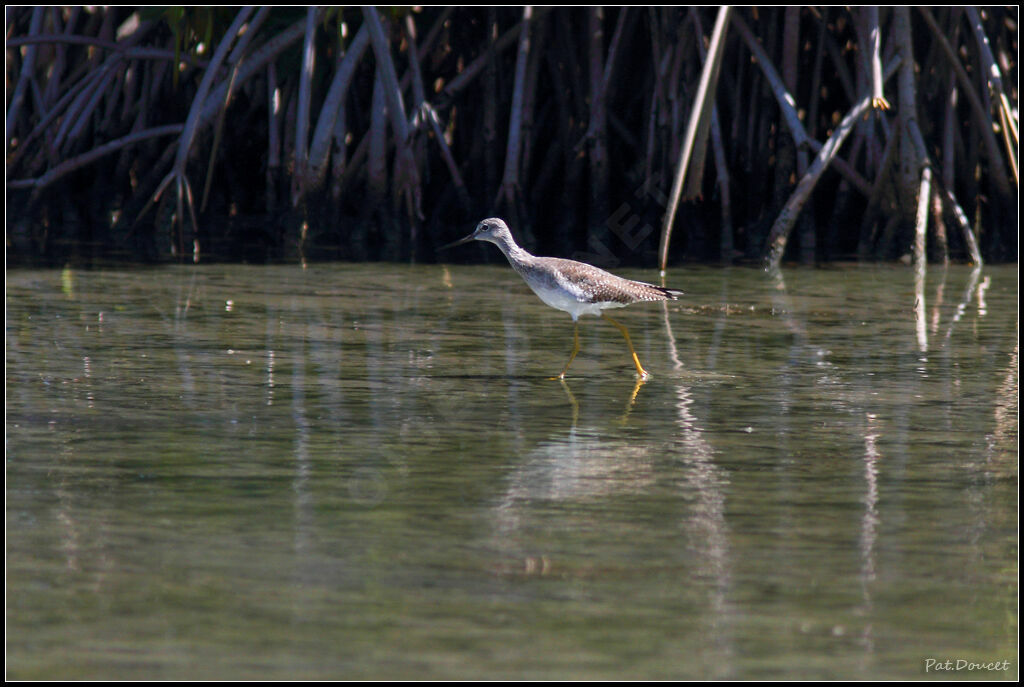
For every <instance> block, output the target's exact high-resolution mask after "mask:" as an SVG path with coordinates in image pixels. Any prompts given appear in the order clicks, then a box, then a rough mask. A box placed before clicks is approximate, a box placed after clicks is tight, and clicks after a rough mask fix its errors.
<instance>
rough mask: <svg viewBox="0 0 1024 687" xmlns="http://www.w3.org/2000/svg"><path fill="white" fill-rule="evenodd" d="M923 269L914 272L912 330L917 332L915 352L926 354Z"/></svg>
mask: <svg viewBox="0 0 1024 687" xmlns="http://www.w3.org/2000/svg"><path fill="white" fill-rule="evenodd" d="M924 280H925V271H924V270H923V269H916V270H914V330H915V331H916V332H917V350H919V351H921V353H927V352H928V328H927V326H926V321H925V311H926V309H925V302H924Z"/></svg>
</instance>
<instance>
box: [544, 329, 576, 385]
mask: <svg viewBox="0 0 1024 687" xmlns="http://www.w3.org/2000/svg"><path fill="white" fill-rule="evenodd" d="M579 352H580V325H579V322H573V323H572V353H570V354H569V362H567V363H566V364H565V367H563V368H562V371H561V372H560V373H559V375H558V376H557V377H551V379H565V373H566V372H568V371H569V366H570V365H572V361H573V360H575V359H576V354H577V353H579Z"/></svg>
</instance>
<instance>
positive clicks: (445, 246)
mask: <svg viewBox="0 0 1024 687" xmlns="http://www.w3.org/2000/svg"><path fill="white" fill-rule="evenodd" d="M475 236H476V232H475V231H474V232H473V233H472V234H470V235H469V236H467V237H465V238H462V239H459V240H458V241H452V242H451V243H449V244H446V245H444V246H441V247H440V248H438V250H446V249H448V248H454V247H455V246H461V245H462V244H464V243H469V242H470V241H472V240H473V237H475Z"/></svg>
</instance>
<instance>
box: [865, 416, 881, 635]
mask: <svg viewBox="0 0 1024 687" xmlns="http://www.w3.org/2000/svg"><path fill="white" fill-rule="evenodd" d="M867 424H868V426H867V431H866V433H865V434H864V499H863V500H864V515H863V516H861V520H860V546H859V549H860V558H861V563H860V586H861V595H862V597H863V600H864V602H863V604H862V606H861V610H862V611H863V615H864V616H865V617H868V618H870V616H871V610H872V607H873V605H874V604H873V601H872V596H871V583H872V582H874V581H875V575H876V572H875V571H876V564H875V539H876V538H877V536H878V526H879V524H880V520H879V517H878V461H879V459H880V458H881V457H882V456H881V454H880V453H879V452H878V436H879V431H878V428H877V427H876V417H875V415H874V413H867ZM863 643H864V646H865V648H866V649H867V651H868V653H869V654H871V653H873V652H874V648H875V642H874V637H873V635H872V631H871V623H870V622H869V623H867V624H866V625H865V626H864V634H863Z"/></svg>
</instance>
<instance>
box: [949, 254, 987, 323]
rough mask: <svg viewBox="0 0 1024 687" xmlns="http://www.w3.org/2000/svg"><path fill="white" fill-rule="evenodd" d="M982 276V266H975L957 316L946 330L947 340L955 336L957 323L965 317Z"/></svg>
mask: <svg viewBox="0 0 1024 687" xmlns="http://www.w3.org/2000/svg"><path fill="white" fill-rule="evenodd" d="M980 276H981V265H975V267H974V269H973V270H971V276H970V278H969V279H968V280H967V288H966V289H964V297H963V299H961V301H960V305H958V306H957V307H956V314H955V315H953V321H952V322H950V323H949V329H947V330H946V340H947V341H948V340H949V337H951V336H953V329H954V328H955V327H956V323H957V322H959V321H960V318H961V317H963V316H964V313H965V312H966V311H967V304H968V303H970V302H971V298H972V297H973V296H974V287H975V286H977V285H978V277H980Z"/></svg>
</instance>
